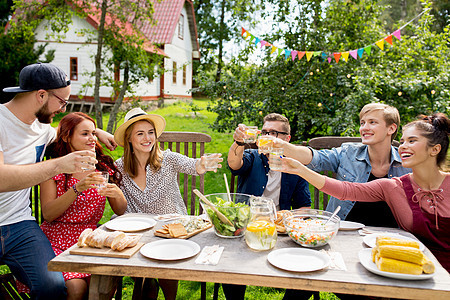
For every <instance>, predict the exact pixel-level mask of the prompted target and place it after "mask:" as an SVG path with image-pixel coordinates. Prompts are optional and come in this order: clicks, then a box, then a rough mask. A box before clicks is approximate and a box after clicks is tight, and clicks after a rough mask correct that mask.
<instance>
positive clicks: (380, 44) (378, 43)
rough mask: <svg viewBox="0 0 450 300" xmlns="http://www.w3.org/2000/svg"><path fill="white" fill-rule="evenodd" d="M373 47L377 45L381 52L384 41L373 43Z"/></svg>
mask: <svg viewBox="0 0 450 300" xmlns="http://www.w3.org/2000/svg"><path fill="white" fill-rule="evenodd" d="M375 45H377V46H378V47H379V48H380V49H381V50H384V40H379V41H377V42H375Z"/></svg>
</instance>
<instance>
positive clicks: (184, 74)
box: [183, 65, 186, 85]
mask: <svg viewBox="0 0 450 300" xmlns="http://www.w3.org/2000/svg"><path fill="white" fill-rule="evenodd" d="M183 85H186V65H184V66H183Z"/></svg>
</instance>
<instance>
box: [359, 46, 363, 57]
mask: <svg viewBox="0 0 450 300" xmlns="http://www.w3.org/2000/svg"><path fill="white" fill-rule="evenodd" d="M363 53H364V48H359V49H358V56H359V58H362V55H363Z"/></svg>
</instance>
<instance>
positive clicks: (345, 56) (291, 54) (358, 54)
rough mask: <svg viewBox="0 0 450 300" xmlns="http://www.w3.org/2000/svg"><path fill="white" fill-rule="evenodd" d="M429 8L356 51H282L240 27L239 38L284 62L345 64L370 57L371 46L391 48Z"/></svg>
mask: <svg viewBox="0 0 450 300" xmlns="http://www.w3.org/2000/svg"><path fill="white" fill-rule="evenodd" d="M430 9H431V8H430V7H429V8H427V9H425V10H423V11H422V12H421V13H420V14H418V15H417V16H415V17H414V18H413V19H411V20H410V21H409V22H407V23H406V24H404V25H403V26H402V27H400V28H399V29H397V30H396V31H394V32H393V33H392V34H389V35H388V36H386V37H385V38H383V39H381V40H378V41H376V42H375V43H372V44H371V45H368V46H365V47H362V48H358V49H354V50H349V51H343V52H333V53H332V52H328V53H327V52H325V51H298V50H289V49H283V48H279V47H276V46H274V45H272V44H271V43H269V42H267V41H264V40H263V39H262V38H259V37H256V36H254V35H253V34H251V33H250V32H248V30H246V29H245V28H244V27H242V30H241V36H242V37H243V38H244V39H247V38H248V37H250V43H253V40H255V41H254V44H255V47H257V46H258V43H260V45H261V46H260V47H261V48H263V47H271V50H270V54H273V53H276V55H277V57H278V56H280V55H281V53H283V52H284V57H285V59H286V60H288V59H289V58H291V59H292V61H295V59H296V58H297V59H298V60H301V59H302V58H303V56H305V55H306V60H307V61H310V60H311V58H312V57H315V56H319V57H320V58H321V59H322V60H323V61H325V60H326V61H328V63H331V62H332V61H333V58H334V60H335V61H336V63H338V62H339V60H341V59H342V60H344V61H345V62H348V61H349V56H351V57H353V59H355V60H357V59H358V58H362V56H363V54H364V53H366V55H368V56H370V54H371V53H372V46H373V45H376V46H378V48H380V49H381V50H382V51H384V43H385V42H386V43H388V44H390V45H391V46H393V40H392V37H393V36H394V37H395V38H397V40H399V41H400V40H401V39H402V36H401V29H403V28H405V27H406V26H407V25H408V24H410V23H411V22H412V21H414V20H415V19H417V18H418V17H420V16H421V15H422V14H424V13H425V12H427V11H429V10H430Z"/></svg>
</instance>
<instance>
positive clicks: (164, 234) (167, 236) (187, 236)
mask: <svg viewBox="0 0 450 300" xmlns="http://www.w3.org/2000/svg"><path fill="white" fill-rule="evenodd" d="M208 223H209V222H208ZM211 227H212V224H211V223H209V225H208V226H206V227H205V228H202V229H197V230H194V231H192V232H189V233H188V234H187V235H183V236H180V237H178V238H177V239H188V238H190V237H191V236H194V235H196V234H198V233H200V232H202V231H205V230H207V229H209V228H211ZM154 233H155V235H156V236H159V237H163V238H168V239H173V238H174V237H173V236H171V235H170V234H168V233H160V232H156V231H154Z"/></svg>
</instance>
